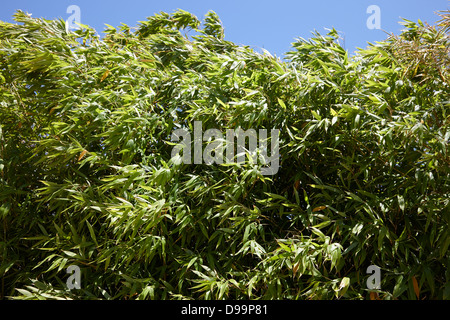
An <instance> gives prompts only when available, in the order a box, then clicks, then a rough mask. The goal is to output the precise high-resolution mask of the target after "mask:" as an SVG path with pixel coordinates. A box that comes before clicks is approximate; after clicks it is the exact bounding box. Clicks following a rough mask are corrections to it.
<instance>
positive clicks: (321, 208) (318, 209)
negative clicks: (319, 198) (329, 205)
mask: <svg viewBox="0 0 450 320" xmlns="http://www.w3.org/2000/svg"><path fill="white" fill-rule="evenodd" d="M325 208H326V206H320V207H317V208H314V209H313V212H316V211H322V210H323V209H325Z"/></svg>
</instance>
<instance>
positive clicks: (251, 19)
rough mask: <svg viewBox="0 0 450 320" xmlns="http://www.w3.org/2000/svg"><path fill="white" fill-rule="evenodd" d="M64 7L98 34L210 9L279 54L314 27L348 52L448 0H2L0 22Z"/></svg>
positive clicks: (249, 40)
mask: <svg viewBox="0 0 450 320" xmlns="http://www.w3.org/2000/svg"><path fill="white" fill-rule="evenodd" d="M69 5H77V6H79V7H80V11H81V23H83V24H87V25H90V26H92V27H94V28H95V29H96V30H97V31H98V32H99V33H100V32H101V31H102V30H103V29H104V28H105V25H104V24H105V23H107V24H110V25H113V26H118V25H120V23H121V22H123V23H126V24H128V25H130V26H136V25H137V23H138V21H143V20H145V18H146V17H147V16H151V15H153V14H154V13H158V12H160V11H165V12H169V13H171V12H173V11H175V10H176V9H177V8H181V9H183V10H186V11H189V12H191V13H193V14H195V15H196V16H197V17H198V18H199V19H200V20H202V19H203V17H204V15H205V14H206V13H207V12H208V11H209V10H213V11H215V12H216V13H217V14H218V15H219V17H220V19H221V20H222V22H223V25H224V27H225V39H226V40H229V41H233V42H235V43H237V44H243V45H249V46H251V47H252V48H254V49H255V50H258V51H260V48H265V49H266V50H268V51H269V52H271V53H272V54H276V55H277V56H279V57H282V56H283V54H284V53H285V52H286V51H288V50H289V49H290V48H291V43H292V42H293V41H294V39H295V38H296V37H303V38H309V37H310V35H311V32H312V31H314V30H317V31H319V32H320V33H325V32H326V31H325V29H324V28H332V27H334V28H336V29H337V30H339V31H341V32H342V35H343V36H345V48H346V49H347V50H349V51H350V52H353V51H354V50H355V49H356V48H357V47H366V46H367V42H374V41H379V40H383V39H385V38H386V33H385V32H392V33H395V34H398V33H399V32H400V30H401V29H402V26H401V25H399V23H398V22H399V21H400V20H401V18H407V19H409V20H413V21H417V19H421V20H422V21H426V22H428V23H430V24H434V23H435V21H436V20H438V16H437V15H435V14H434V12H436V11H438V10H446V9H448V8H449V7H450V1H449V0H271V1H266V0H258V1H257V0H222V1H217V0H191V1H186V0H185V1H183V0H162V1H153V0H125V1H99V0H40V1H35V0H14V1H9V0H6V1H5V0H2V4H1V10H0V20H2V21H12V19H11V18H12V15H13V13H14V12H15V11H16V10H17V9H21V10H23V11H26V12H29V13H32V16H33V17H44V18H47V19H52V18H63V19H67V18H68V17H69V16H70V14H69V13H67V12H66V11H67V7H68V6H69ZM370 5H377V6H378V7H379V8H380V10H381V12H380V13H381V29H372V30H371V29H369V28H367V26H366V21H367V19H368V18H369V17H370V16H371V14H369V13H366V10H367V7H369V6H370Z"/></svg>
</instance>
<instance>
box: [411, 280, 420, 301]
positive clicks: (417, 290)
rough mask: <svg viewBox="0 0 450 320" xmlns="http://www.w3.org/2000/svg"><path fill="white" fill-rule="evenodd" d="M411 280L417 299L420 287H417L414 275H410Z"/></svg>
mask: <svg viewBox="0 0 450 320" xmlns="http://www.w3.org/2000/svg"><path fill="white" fill-rule="evenodd" d="M412 282H413V287H414V292H415V293H416V297H417V299H419V295H420V289H419V284H418V283H417V279H416V277H412Z"/></svg>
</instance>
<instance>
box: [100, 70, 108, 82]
mask: <svg viewBox="0 0 450 320" xmlns="http://www.w3.org/2000/svg"><path fill="white" fill-rule="evenodd" d="M109 73H110V71H109V70H106V71H105V73H104V74H103V76H102V78H101V79H100V82H102V81H103V80H105V79H106V77H107V76H108V75H109Z"/></svg>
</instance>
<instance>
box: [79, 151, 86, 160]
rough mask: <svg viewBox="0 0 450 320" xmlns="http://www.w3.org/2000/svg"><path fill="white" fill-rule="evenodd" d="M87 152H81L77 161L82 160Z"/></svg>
mask: <svg viewBox="0 0 450 320" xmlns="http://www.w3.org/2000/svg"><path fill="white" fill-rule="evenodd" d="M86 153H87V150H83V151H82V152H81V154H80V156H79V157H78V161H80V160H81V159H83V157H84V156H85V155H86Z"/></svg>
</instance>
